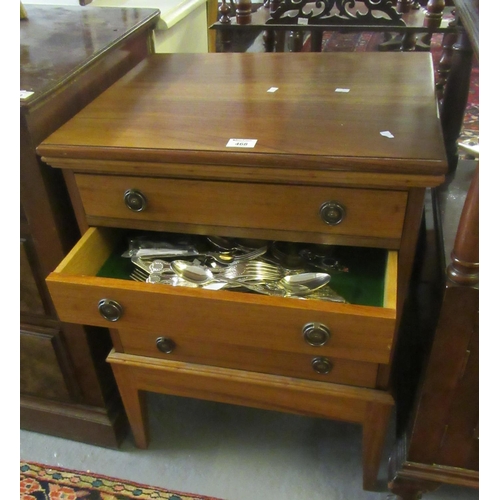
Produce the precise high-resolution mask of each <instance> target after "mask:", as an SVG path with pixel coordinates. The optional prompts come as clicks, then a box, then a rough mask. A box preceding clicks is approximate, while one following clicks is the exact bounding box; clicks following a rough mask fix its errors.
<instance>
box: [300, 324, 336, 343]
mask: <svg viewBox="0 0 500 500" xmlns="http://www.w3.org/2000/svg"><path fill="white" fill-rule="evenodd" d="M302 334H303V335H304V340H305V341H306V342H307V343H308V344H309V345H312V346H315V347H319V346H322V345H325V344H326V343H327V342H328V340H329V339H330V337H331V335H330V329H329V328H328V327H327V326H326V325H324V324H323V323H307V324H305V325H304V328H302Z"/></svg>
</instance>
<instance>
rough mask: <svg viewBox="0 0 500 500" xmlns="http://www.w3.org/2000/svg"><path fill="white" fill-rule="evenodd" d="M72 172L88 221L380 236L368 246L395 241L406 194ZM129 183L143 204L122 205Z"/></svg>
mask: <svg viewBox="0 0 500 500" xmlns="http://www.w3.org/2000/svg"><path fill="white" fill-rule="evenodd" d="M75 179H76V183H77V186H78V190H79V193H80V196H81V199H82V202H83V206H84V209H85V213H86V215H87V219H88V221H89V224H90V225H99V226H117V227H131V228H143V227H144V226H143V224H148V228H152V229H155V226H154V224H158V225H159V226H160V225H161V229H162V230H164V229H165V228H166V229H167V230H174V231H175V230H178V228H179V227H184V229H183V231H185V232H193V233H201V234H206V233H204V231H206V230H207V228H209V230H217V228H219V233H220V231H221V230H222V231H226V232H227V235H228V236H230V235H231V231H241V230H246V231H257V233H256V234H254V235H253V237H262V235H263V234H265V233H262V231H264V232H266V231H279V232H280V234H283V236H284V238H285V239H287V238H295V239H296V241H319V240H322V241H324V242H326V243H329V242H330V241H328V238H335V237H337V238H342V237H344V238H360V239H362V240H370V239H372V240H374V241H375V242H377V241H380V242H381V244H380V245H378V244H376V245H375V246H384V247H386V248H397V247H398V245H399V240H400V238H401V232H402V227H403V221H404V215H405V208H406V201H407V193H406V192H405V191H391V190H383V189H355V188H345V187H319V186H300V185H297V186H294V185H279V184H253V183H247V182H225V181H207V180H203V181H201V180H184V179H167V178H154V177H149V178H148V177H133V176H118V175H89V174H76V175H75ZM128 190H136V191H139V192H140V193H141V194H142V196H144V199H145V200H146V204H145V207H144V208H143V209H142V210H140V211H137V212H134V211H132V210H131V209H129V208H127V206H126V204H125V201H124V194H125V192H126V191H128ZM326 203H333V204H334V205H332V206H333V212H334V213H335V214H336V213H337V211H338V210H340V211H341V216H340V217H341V221H340V222H339V223H336V224H331V223H325V221H324V220H323V219H322V216H321V214H320V211H321V207H323V206H324V205H325V204H326ZM338 206H340V207H341V208H338ZM324 210H325V211H328V210H327V208H324ZM169 225H170V226H169ZM169 227H170V228H169ZM259 231H261V233H259ZM247 234H248V235H249V236H250V235H251V233H247ZM264 237H265V236H264ZM273 237H274V238H275V236H273ZM332 242H333V241H332ZM349 244H350V243H349Z"/></svg>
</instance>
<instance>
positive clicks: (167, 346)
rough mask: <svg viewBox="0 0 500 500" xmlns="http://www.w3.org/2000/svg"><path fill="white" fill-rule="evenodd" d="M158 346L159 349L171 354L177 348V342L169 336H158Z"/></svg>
mask: <svg viewBox="0 0 500 500" xmlns="http://www.w3.org/2000/svg"><path fill="white" fill-rule="evenodd" d="M156 347H157V348H158V350H159V351H161V352H164V353H165V354H170V353H171V352H172V351H173V350H174V349H175V342H174V341H173V340H172V339H169V338H167V337H158V338H157V339H156Z"/></svg>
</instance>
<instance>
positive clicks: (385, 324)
mask: <svg viewBox="0 0 500 500" xmlns="http://www.w3.org/2000/svg"><path fill="white" fill-rule="evenodd" d="M121 241H123V231H120V230H117V229H110V228H91V229H89V230H88V231H87V233H86V234H85V235H84V236H83V237H82V238H81V240H80V241H79V242H78V243H77V245H76V246H75V247H74V248H73V250H72V251H71V252H70V253H69V254H68V255H67V257H66V258H65V259H64V260H63V262H61V264H60V265H59V266H58V268H57V269H56V270H55V271H54V272H53V273H51V274H50V275H49V276H48V278H47V284H48V287H49V291H50V294H51V296H52V299H53V301H54V304H55V307H56V309H57V311H58V314H59V316H60V318H61V320H63V321H67V322H75V323H81V324H87V325H95V326H101V327H111V328H116V329H118V330H120V329H123V330H127V331H128V332H130V331H134V330H136V331H137V334H138V335H139V334H140V332H141V331H148V332H158V334H164V333H165V332H175V333H176V335H177V336H180V337H181V338H186V339H192V340H196V339H199V340H200V341H203V342H207V341H210V342H215V343H218V344H226V345H232V346H235V345H236V346H248V347H250V348H259V349H270V350H273V351H286V352H288V353H302V354H311V355H318V354H321V355H324V356H332V357H334V358H341V359H345V360H353V361H363V362H370V363H382V364H386V363H388V362H389V358H390V352H391V348H392V343H393V338H394V329H395V319H396V287H397V252H394V251H386V250H383V251H382V252H384V256H385V257H384V261H383V272H382V278H381V281H382V286H381V291H380V293H381V304H380V305H378V306H374V305H362V304H354V303H347V304H342V303H332V302H324V301H319V300H298V299H294V298H287V297H285V298H282V297H270V296H264V295H257V294H253V293H240V292H234V291H230V290H216V291H215V290H206V289H202V288H184V287H171V286H168V285H157V284H150V283H139V282H135V281H131V280H127V279H120V278H109V277H103V276H100V274H101V273H102V271H101V270H102V268H103V266H104V264H105V263H106V262H107V261H108V260H109V257H110V255H113V254H114V255H116V254H117V252H119V249H117V245H119V244H120V242H121ZM377 251H379V252H380V251H381V250H380V249H377ZM123 260H126V259H123ZM364 260H366V259H364ZM103 299H109V300H112V301H115V302H116V303H118V304H119V306H120V309H121V314H120V315H119V317H117V318H113V321H110V320H107V319H105V318H104V317H103V316H102V315H101V312H100V311H99V308H98V304H99V303H100V302H101V301H102V300H103ZM310 324H314V325H321V326H320V328H323V329H327V330H328V338H327V341H326V342H324V343H323V345H321V346H316V345H310V344H308V343H307V342H306V341H305V337H304V330H305V327H306V325H310Z"/></svg>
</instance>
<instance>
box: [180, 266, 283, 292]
mask: <svg viewBox="0 0 500 500" xmlns="http://www.w3.org/2000/svg"><path fill="white" fill-rule="evenodd" d="M172 270H173V271H174V273H175V274H177V276H179V277H180V278H182V279H184V280H186V281H189V282H191V283H196V284H197V285H206V284H208V283H211V282H223V283H228V284H234V285H238V286H241V287H244V288H247V289H249V290H253V291H254V292H259V293H262V294H265V295H273V296H278V297H284V296H285V295H286V290H284V289H279V288H278V289H272V290H271V289H267V288H266V287H263V286H259V285H251V284H248V283H241V282H239V281H237V280H234V279H230V278H222V279H219V278H216V277H215V276H214V274H213V273H212V271H210V269H208V268H206V267H203V266H198V265H195V264H192V263H191V262H189V261H185V260H174V261H173V262H172Z"/></svg>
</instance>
